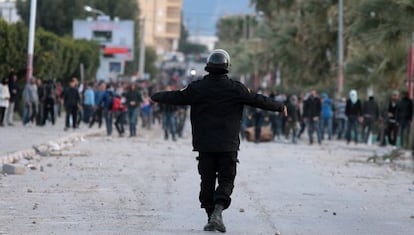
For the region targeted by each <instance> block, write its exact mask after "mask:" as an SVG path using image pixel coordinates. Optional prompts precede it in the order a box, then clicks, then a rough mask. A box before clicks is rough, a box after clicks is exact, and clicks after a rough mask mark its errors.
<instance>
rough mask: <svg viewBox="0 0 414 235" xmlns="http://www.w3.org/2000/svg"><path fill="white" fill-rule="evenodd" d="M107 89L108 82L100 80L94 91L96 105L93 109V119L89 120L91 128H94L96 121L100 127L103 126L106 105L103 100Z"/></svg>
mask: <svg viewBox="0 0 414 235" xmlns="http://www.w3.org/2000/svg"><path fill="white" fill-rule="evenodd" d="M105 90H106V84H105V83H104V82H100V83H99V85H98V88H97V90H96V91H95V92H94V98H95V101H94V103H95V107H94V110H93V114H92V118H91V121H90V122H89V128H92V127H93V124H94V123H95V122H98V127H99V128H101V126H102V118H103V110H104V106H105V105H104V102H103V99H104V95H105Z"/></svg>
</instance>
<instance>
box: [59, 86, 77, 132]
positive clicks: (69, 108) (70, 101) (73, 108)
mask: <svg viewBox="0 0 414 235" xmlns="http://www.w3.org/2000/svg"><path fill="white" fill-rule="evenodd" d="M76 85H77V79H76V78H72V80H71V81H70V83H69V87H67V88H66V90H65V91H64V92H63V103H64V105H65V109H66V120H65V130H68V129H69V127H70V120H71V118H72V128H73V129H75V128H76V124H77V120H78V107H79V105H80V95H79V92H78V89H77V88H76Z"/></svg>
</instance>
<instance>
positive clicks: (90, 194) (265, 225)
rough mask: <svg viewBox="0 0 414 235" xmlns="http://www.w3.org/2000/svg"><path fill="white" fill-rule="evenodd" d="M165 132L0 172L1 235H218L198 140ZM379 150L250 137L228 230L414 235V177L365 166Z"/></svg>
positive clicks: (81, 148)
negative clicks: (203, 203)
mask: <svg viewBox="0 0 414 235" xmlns="http://www.w3.org/2000/svg"><path fill="white" fill-rule="evenodd" d="M160 136H161V135H159V131H153V132H148V131H145V132H143V133H141V134H140V136H139V137H137V138H127V137H124V138H118V137H112V138H107V137H105V136H98V137H91V138H88V139H86V141H84V142H81V143H78V145H77V146H76V147H74V149H71V150H70V151H76V152H81V153H84V154H85V155H86V156H72V155H69V156H61V157H43V158H41V160H40V161H36V162H35V164H36V166H37V169H36V170H29V171H27V172H26V174H24V175H9V176H4V175H2V176H0V234H157V235H158V234H184V235H186V234H211V232H203V231H202V228H203V226H204V224H205V223H206V216H205V213H204V211H203V210H201V209H200V207H199V202H198V189H199V176H198V173H197V171H196V166H197V162H196V160H195V157H196V155H197V154H196V153H195V152H191V140H190V139H180V140H178V142H172V141H164V140H162V139H161V138H160ZM373 148H374V150H375V148H376V147H367V146H362V145H361V146H354V145H349V146H347V145H345V144H343V143H338V142H329V143H328V142H326V143H324V144H323V145H322V146H309V145H307V144H306V143H305V142H303V143H300V144H299V145H291V144H283V143H262V144H253V143H246V142H243V143H242V147H241V151H240V153H239V159H240V164H239V166H238V176H237V178H236V187H235V190H234V193H233V202H232V205H231V207H230V208H229V209H228V210H226V211H225V212H224V215H223V216H224V222H225V224H226V227H227V230H228V232H227V233H226V234H238V235H239V234H247V235H251V234H272V235H273V234H277V233H280V234H282V235H292V234H326V235H328V234H329V235H334V234H361V235H362V234H363V235H366V234H375V235H377V234H384V235H385V234H407V235H409V234H414V211H413V208H414V207H413V205H414V184H413V183H414V182H413V174H412V173H410V172H405V171H400V170H394V169H392V168H391V167H389V166H387V165H385V166H378V165H375V164H366V163H363V162H364V160H365V159H366V158H367V157H369V156H371V155H372V153H373ZM378 151H385V150H383V149H381V150H378ZM41 168H42V169H43V171H40V169H41Z"/></svg>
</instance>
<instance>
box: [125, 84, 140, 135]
mask: <svg viewBox="0 0 414 235" xmlns="http://www.w3.org/2000/svg"><path fill="white" fill-rule="evenodd" d="M125 98H126V104H127V107H128V111H127V112H128V122H129V136H131V137H133V136H137V122H138V110H139V107H140V104H141V102H142V96H141V93H140V92H139V90H138V89H137V85H136V83H134V82H133V83H131V84H130V86H129V89H128V91H127V92H126V94H125Z"/></svg>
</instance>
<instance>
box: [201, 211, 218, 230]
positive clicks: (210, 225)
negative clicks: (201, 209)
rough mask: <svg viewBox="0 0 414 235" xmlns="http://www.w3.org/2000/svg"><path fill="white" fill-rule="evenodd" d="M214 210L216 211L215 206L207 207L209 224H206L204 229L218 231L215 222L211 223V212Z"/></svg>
mask: <svg viewBox="0 0 414 235" xmlns="http://www.w3.org/2000/svg"><path fill="white" fill-rule="evenodd" d="M213 211H214V209H213V208H206V213H207V217H208V220H207V224H206V225H205V226H204V231H216V229H215V228H214V226H213V224H211V223H210V217H211V214H213Z"/></svg>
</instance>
